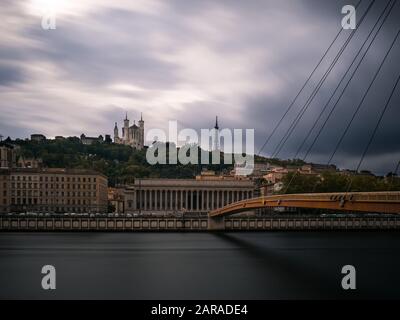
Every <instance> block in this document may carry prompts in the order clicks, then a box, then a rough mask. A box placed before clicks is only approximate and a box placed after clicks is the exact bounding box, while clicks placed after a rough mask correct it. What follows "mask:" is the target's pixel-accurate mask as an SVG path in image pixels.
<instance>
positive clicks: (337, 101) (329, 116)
mask: <svg viewBox="0 0 400 320" xmlns="http://www.w3.org/2000/svg"><path fill="white" fill-rule="evenodd" d="M392 9H393V7H391V8H390V11H388V12H387V13H386V16H385V18H384V20H383V21H382V24H381V25H380V26H379V28H378V30H377V31H376V33H375V35H374V37H373V38H372V40H371V42H370V43H369V45H368V47H367V49H366V51H365V52H364V53H363V55H362V57H361V59H360V61H359V62H358V64H357V66H356V68H355V69H354V71H353V73H352V75H351V76H350V78H349V79H348V81H347V83H346V85H345V86H344V88H343V89H342V92H341V93H340V95H339V97H338V99H337V100H336V102H335V104H334V106H333V107H332V109H331V111H330V112H329V114H328V116H327V118H326V119H325V121H324V123H323V124H322V126H321V128H320V129H319V130H318V133H317V135H316V136H315V137H314V140H313V142H312V143H311V145H310V146H309V148H308V149H307V152H306V154H305V156H304V159H306V158H307V156H308V155H309V154H310V152H311V150H312V148H313V147H314V145H315V143H316V142H317V140H318V138H319V136H320V135H321V133H322V131H323V129H324V128H325V126H326V124H327V123H328V121H329V120H330V118H331V116H332V114H333V112H334V111H335V109H336V107H337V105H338V103H339V102H340V99H341V98H342V97H343V94H344V93H345V91H346V89H347V88H348V86H349V84H350V82H351V81H352V80H353V78H354V75H355V74H356V72H357V70H358V68H359V67H360V65H361V63H362V61H363V60H364V58H365V56H366V55H367V53H368V51H369V49H370V48H371V46H372V44H373V42H374V41H375V39H376V37H377V35H378V33H379V32H380V30H381V29H382V26H383V25H384V23H385V21H386V20H387V18H388V16H389V14H390V12H391V10H392ZM329 164H330V162H328V163H327V165H329Z"/></svg>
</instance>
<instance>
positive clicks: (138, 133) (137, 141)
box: [114, 114, 144, 150]
mask: <svg viewBox="0 0 400 320" xmlns="http://www.w3.org/2000/svg"><path fill="white" fill-rule="evenodd" d="M114 143H118V144H125V145H129V146H131V147H133V148H134V149H137V150H142V149H143V147H144V121H143V117H142V115H140V120H139V121H138V125H136V123H135V120H134V121H133V125H132V126H130V125H129V119H128V114H126V115H125V120H124V126H123V127H122V136H121V137H120V136H119V130H118V126H117V123H115V126H114Z"/></svg>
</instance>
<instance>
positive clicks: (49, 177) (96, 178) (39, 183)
mask: <svg viewBox="0 0 400 320" xmlns="http://www.w3.org/2000/svg"><path fill="white" fill-rule="evenodd" d="M0 182H1V187H0V192H1V198H0V201H1V203H0V205H1V208H0V212H2V213H5V212H29V211H31V212H50V213H64V212H76V213H91V212H93V213H96V212H107V184H108V180H107V177H105V176H104V175H102V174H100V173H98V172H94V171H90V170H77V169H51V168H47V169H30V168H29V169H28V168H16V169H11V170H0Z"/></svg>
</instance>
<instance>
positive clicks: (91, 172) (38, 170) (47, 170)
mask: <svg viewBox="0 0 400 320" xmlns="http://www.w3.org/2000/svg"><path fill="white" fill-rule="evenodd" d="M9 171H10V172H11V173H40V174H75V175H99V176H103V177H104V178H107V177H106V176H105V175H104V174H102V173H100V172H98V171H94V170H90V169H69V168H13V169H10V170H9Z"/></svg>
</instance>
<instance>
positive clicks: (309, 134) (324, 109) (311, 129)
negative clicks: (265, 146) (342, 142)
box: [294, 0, 396, 159]
mask: <svg viewBox="0 0 400 320" xmlns="http://www.w3.org/2000/svg"><path fill="white" fill-rule="evenodd" d="M391 2H392V0H390V1H389V2H388V3H387V5H386V6H385V8H384V9H383V11H382V13H381V14H380V16H379V18H378V20H377V21H376V22H375V24H374V26H373V27H372V29H371V31H370V32H369V34H368V36H367V38H366V39H365V40H364V42H363V44H362V45H361V47H360V49H359V50H358V52H357V54H356V55H355V57H354V58H353V61H352V62H351V64H350V66H349V67H348V68H347V70H346V72H345V74H344V75H343V76H342V78H341V79H340V81H339V83H338V84H337V86H336V88H335V90H334V91H333V93H332V94H331V96H330V98H329V100H328V101H327V102H326V103H325V105H324V107H323V108H322V110H321V112H320V113H319V115H318V118H317V119H316V120H315V121H314V123H313V126H312V127H311V128H310V130H309V131H308V133H307V135H306V137H305V138H304V139H303V141H302V143H301V144H300V146H299V148H298V149H297V151H296V154H295V156H294V159H297V156H298V155H299V153H300V151H301V149H302V148H303V146H304V145H305V143H306V141H307V140H308V138H309V137H310V136H311V133H312V132H313V131H314V129H315V127H316V126H317V124H318V122H319V120H320V119H321V117H322V115H323V114H324V112H325V111H326V109H327V107H328V106H329V104H330V102H331V101H332V99H333V97H334V96H335V94H336V92H337V91H338V89H339V88H340V86H341V84H342V83H343V81H344V79H345V78H346V76H347V75H348V73H349V71H350V70H351V68H352V67H353V64H354V63H355V62H356V60H357V58H358V57H359V55H360V53H361V51H362V50H363V48H364V47H365V44H366V43H367V42H368V40H369V39H370V37H371V34H372V33H373V31H374V29H375V28H376V26H377V25H378V23H379V21H380V20H381V18H382V16H383V15H384V13H385V11H386V9H387V8H388V6H389V5H390V3H391ZM395 4H396V1H393V2H392V6H391V7H390V9H389V11H388V14H389V13H390V11H391V10H392V9H393V7H394V5H395ZM384 22H385V20H383V21H382V24H383V23H384ZM321 131H322V130H321Z"/></svg>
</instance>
